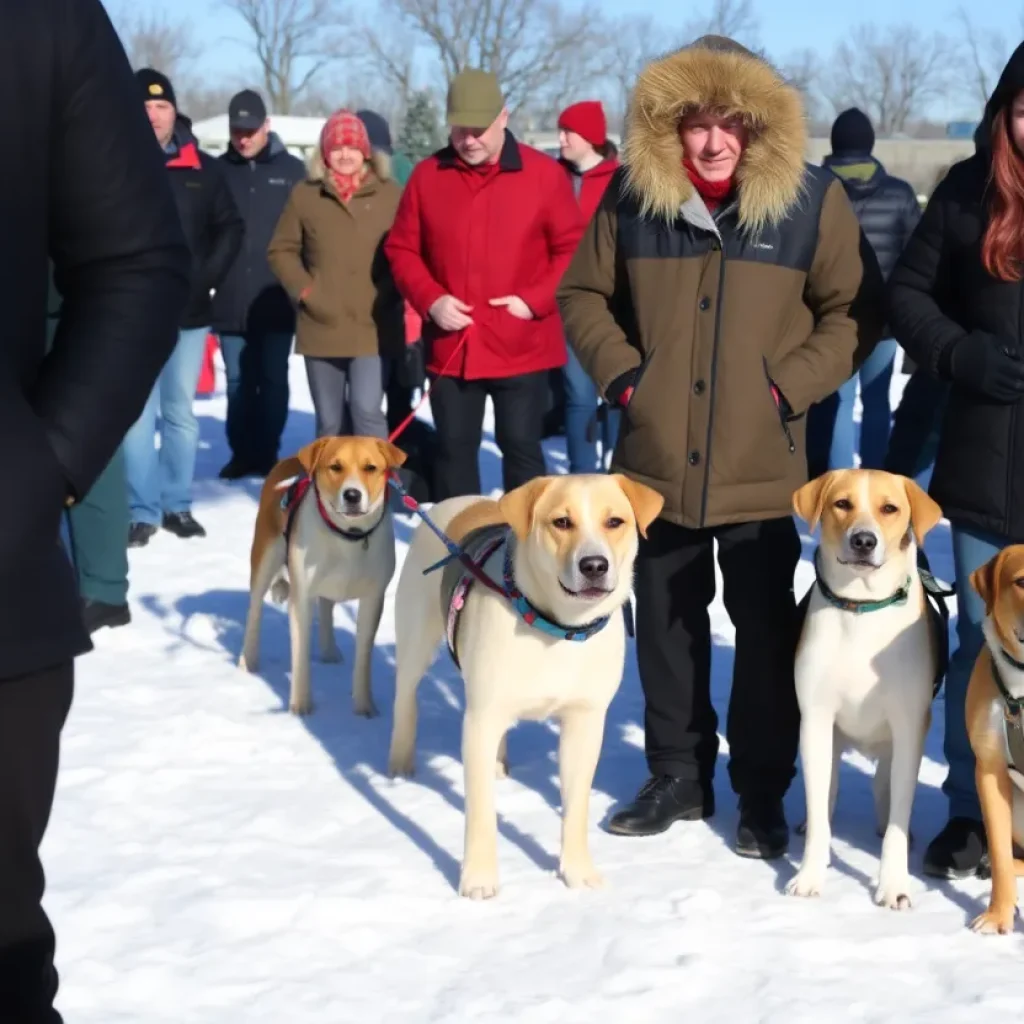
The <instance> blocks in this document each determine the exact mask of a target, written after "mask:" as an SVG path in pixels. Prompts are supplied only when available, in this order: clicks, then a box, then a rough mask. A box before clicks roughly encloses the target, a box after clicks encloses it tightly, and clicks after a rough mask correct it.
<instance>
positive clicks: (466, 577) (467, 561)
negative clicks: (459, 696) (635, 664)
mask: <svg viewBox="0 0 1024 1024" xmlns="http://www.w3.org/2000/svg"><path fill="white" fill-rule="evenodd" d="M508 539H509V528H508V527H507V526H505V525H504V524H501V525H495V526H482V527H480V528H478V529H476V530H472V531H470V533H469V534H467V536H466V539H465V540H464V541H463V542H462V544H461V546H460V548H459V551H460V555H459V557H458V558H449V559H445V560H444V561H443V562H441V563H439V564H438V565H436V566H431V567H430V568H428V569H427V570H426V572H431V571H432V570H435V569H438V568H441V567H442V566H443V568H444V575H443V576H442V577H441V611H442V614H443V615H444V620H445V639H446V640H447V643H448V651H449V653H450V654H451V656H452V661H454V662H455V666H456V668H461V666H460V665H459V656H458V633H459V620H460V618H461V616H462V612H463V610H464V609H465V607H466V599H467V597H468V596H469V592H470V590H471V589H472V586H473V584H474V583H483V584H484V585H485V586H486V587H488V589H490V590H492V591H494V593H496V594H498V595H500V596H501V597H504V598H505V599H506V600H507V601H508V602H509V604H511V605H512V607H513V608H514V609H515V611H516V613H517V614H518V615H519V617H520V618H521V619H522V620H523V622H525V623H526V624H527V625H528V626H531V627H532V628H534V629H537V630H540V632H542V633H546V634H547V635H548V636H551V637H555V638H556V639H558V640H573V641H576V642H578V643H579V642H582V641H584V640H589V639H590V638H591V637H592V636H595V635H596V634H597V633H600V632H601V630H602V629H604V627H605V626H607V625H608V623H609V621H610V619H611V616H610V615H603V616H601V618H599V619H594V621H593V622H588V623H586V624H585V625H582V626H563V625H560V624H559V623H557V622H555V621H553V620H552V619H550V618H548V617H546V616H545V615H542V614H541V613H540V612H539V611H538V610H537V609H536V608H534V606H533V605H532V604H530V602H529V601H528V600H527V599H526V597H525V596H524V595H523V593H522V591H521V590H519V588H518V587H517V586H516V582H515V577H514V575H513V572H512V549H511V545H510V544H509V543H508ZM502 547H504V548H505V556H504V561H503V563H502V580H501V583H500V584H499V583H497V582H495V581H494V580H492V579H491V578H490V577H489V576H488V575H487V573H486V572H484V568H483V567H484V565H486V563H487V560H488V559H489V558H490V557H491V556H492V555H494V554H495V553H496V552H497V551H498V550H499V549H500V548H502Z"/></svg>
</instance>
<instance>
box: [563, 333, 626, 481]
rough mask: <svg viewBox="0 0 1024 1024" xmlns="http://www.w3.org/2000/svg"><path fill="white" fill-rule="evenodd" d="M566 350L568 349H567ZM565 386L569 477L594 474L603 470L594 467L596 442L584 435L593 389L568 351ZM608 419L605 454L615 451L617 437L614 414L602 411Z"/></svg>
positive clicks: (590, 415)
mask: <svg viewBox="0 0 1024 1024" xmlns="http://www.w3.org/2000/svg"><path fill="white" fill-rule="evenodd" d="M567 347H568V346H567ZM562 380H563V382H564V385H565V448H566V453H567V454H568V456H569V472H570V473H597V472H600V471H601V470H603V469H604V467H603V466H601V465H599V464H598V458H597V443H596V439H595V440H594V441H590V440H588V439H587V434H588V432H589V430H590V425H591V423H592V422H593V421H594V417H595V416H596V414H597V386H596V385H595V384H594V382H593V381H592V380H591V379H590V377H588V376H587V372H586V370H584V369H583V366H582V364H581V363H580V361H579V359H577V358H576V353H575V352H573V350H572V349H571V348H569V349H568V362H566V364H565V366H564V367H563V368H562ZM605 411H606V413H607V415H608V420H607V427H606V436H605V437H604V438H602V440H604V441H605V443H606V447H605V454H607V453H608V451H610V450H611V449H613V448H614V447H615V441H616V438H617V437H618V435H619V417H620V415H621V414H620V413H619V411H618V410H612V409H610V408H609V409H606V410H605Z"/></svg>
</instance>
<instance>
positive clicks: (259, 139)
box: [231, 118, 270, 160]
mask: <svg viewBox="0 0 1024 1024" xmlns="http://www.w3.org/2000/svg"><path fill="white" fill-rule="evenodd" d="M269 138H270V120H269V118H268V119H267V120H266V121H264V122H263V124H261V125H260V127H259V128H257V129H256V130H255V131H244V130H243V129H241V128H232V129H231V145H232V146H234V147H235V150H236V152H237V153H238V154H239V156H243V157H245V159H246V160H252V159H254V158H255V157H257V156H259V155H260V153H262V152H263V150H264V149H265V148H266V145H267V142H268V141H269Z"/></svg>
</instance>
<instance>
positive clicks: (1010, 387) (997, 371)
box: [940, 331, 1024, 405]
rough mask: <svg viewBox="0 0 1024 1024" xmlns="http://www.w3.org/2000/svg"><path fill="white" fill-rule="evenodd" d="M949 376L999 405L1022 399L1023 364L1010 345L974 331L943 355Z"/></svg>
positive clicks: (1023, 393) (955, 343)
mask: <svg viewBox="0 0 1024 1024" xmlns="http://www.w3.org/2000/svg"><path fill="white" fill-rule="evenodd" d="M942 362H943V363H944V364H945V365H944V367H940V368H944V369H945V370H946V374H947V375H948V377H949V379H950V380H952V381H953V382H954V383H955V384H960V385H962V386H963V387H965V388H968V389H970V390H971V391H974V392H975V393H977V394H979V395H982V396H983V397H984V398H988V399H990V400H991V401H993V402H998V403H1000V404H1001V405H1010V404H1011V403H1013V402H1017V401H1019V400H1020V399H1021V398H1024V363H1022V362H1021V360H1020V357H1019V355H1018V354H1017V352H1016V350H1015V349H1014V348H1013V347H1012V344H1008V343H1007V342H1006V341H1004V340H1003V339H1001V338H998V337H996V336H995V335H992V334H986V333H984V332H981V331H974V332H972V333H971V334H968V335H967V337H965V338H961V339H960V340H959V341H957V342H954V343H953V345H951V346H950V348H949V350H948V352H944V353H943V354H942Z"/></svg>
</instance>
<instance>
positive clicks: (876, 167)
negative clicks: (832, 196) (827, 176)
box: [821, 153, 886, 199]
mask: <svg viewBox="0 0 1024 1024" xmlns="http://www.w3.org/2000/svg"><path fill="white" fill-rule="evenodd" d="M821 166H822V167H827V168H828V169H829V170H830V171H831V172H832V173H833V174H834V175H835V176H836V177H837V178H838V179H839V180H840V181H841V182H842V183H843V188H844V189H846V194H847V195H848V196H849V197H850V198H851V199H861V198H865V197H867V196H869V195H871V194H872V193H874V192H876V191H877V190H878V186H879V185H881V184H882V182H883V181H884V180H885V178H886V173H885V168H884V167H883V166H882V163H881V161H880V160H877V159H876V158H875V157H873V156H869V155H863V156H862V155H853V154H850V155H846V154H843V155H837V154H835V153H830V154H829V155H828V156H826V157H825V159H824V160H822V161H821Z"/></svg>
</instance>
